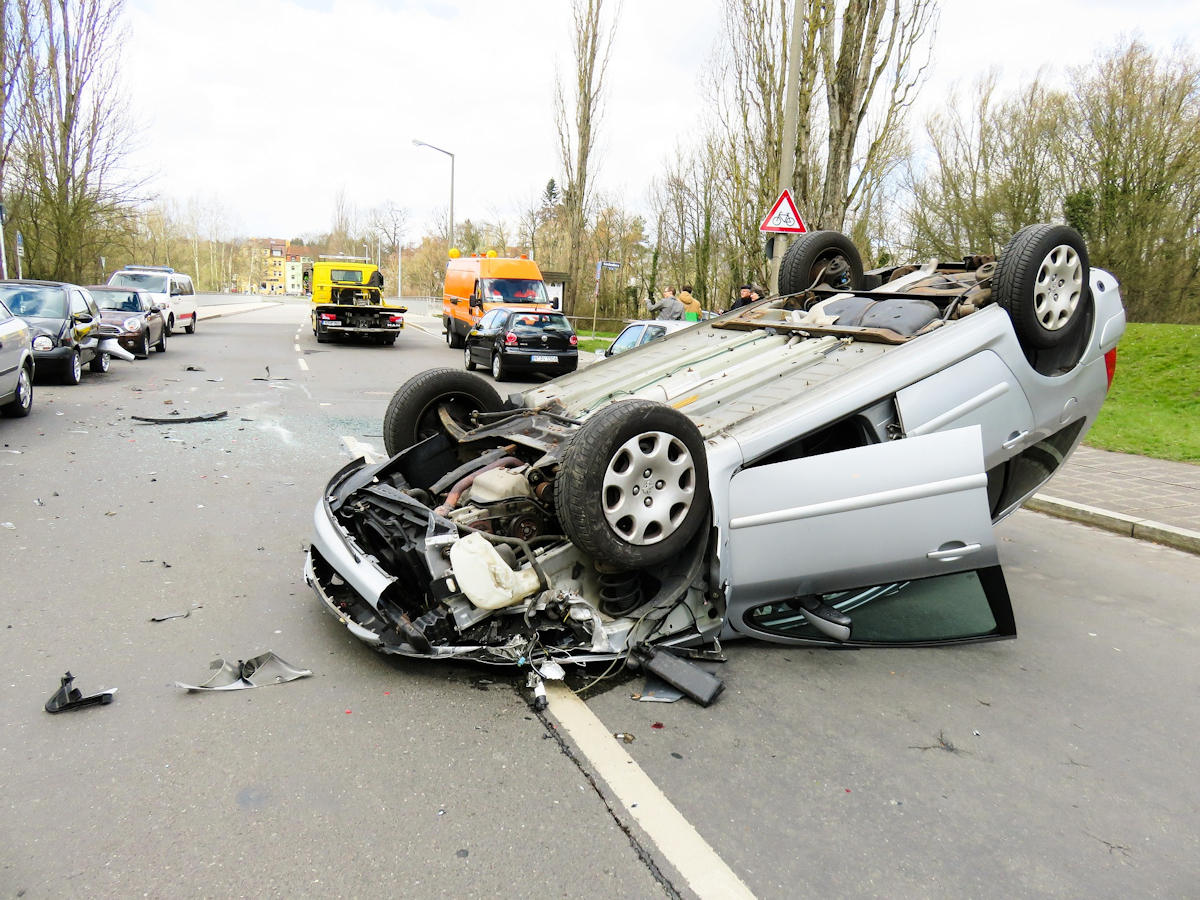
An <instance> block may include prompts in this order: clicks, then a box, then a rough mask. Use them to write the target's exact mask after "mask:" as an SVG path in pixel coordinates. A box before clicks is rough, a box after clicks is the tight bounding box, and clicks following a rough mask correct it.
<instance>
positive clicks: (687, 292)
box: [679, 284, 704, 322]
mask: <svg viewBox="0 0 1200 900" xmlns="http://www.w3.org/2000/svg"><path fill="white" fill-rule="evenodd" d="M679 302H680V303H682V304H683V317H684V318H685V319H687V320H688V321H689V322H699V321H700V316H701V314H702V313H703V312H704V307H703V306H701V305H700V301H699V300H697V299H696V298H695V297H693V296H692V286H691V285H690V284H685V285H684V286H683V290H682V291H680V292H679Z"/></svg>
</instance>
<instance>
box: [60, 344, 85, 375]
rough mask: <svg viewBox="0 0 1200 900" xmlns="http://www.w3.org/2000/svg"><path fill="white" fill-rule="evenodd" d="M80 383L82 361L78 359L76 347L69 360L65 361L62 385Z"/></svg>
mask: <svg viewBox="0 0 1200 900" xmlns="http://www.w3.org/2000/svg"><path fill="white" fill-rule="evenodd" d="M81 381H83V360H81V359H80V358H79V348H78V347H76V348H75V350H74V351H73V352H72V353H71V358H70V359H68V360H67V364H66V365H65V366H63V371H62V383H63V384H79V382H81Z"/></svg>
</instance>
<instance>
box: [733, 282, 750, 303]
mask: <svg viewBox="0 0 1200 900" xmlns="http://www.w3.org/2000/svg"><path fill="white" fill-rule="evenodd" d="M749 302H750V285H748V284H743V285H742V286H741V287H740V288H738V298H737V299H736V300H734V301H733V306H732V307H730V308H731V309H739V308H741V307H743V306H745V305H746V304H747V303H749Z"/></svg>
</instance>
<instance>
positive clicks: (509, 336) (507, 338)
mask: <svg viewBox="0 0 1200 900" xmlns="http://www.w3.org/2000/svg"><path fill="white" fill-rule="evenodd" d="M516 342H517V336H516V335H515V334H513V333H512V332H511V331H506V332H505V333H504V343H506V344H508V346H510V347H511V346H512V345H513V344H515V343H516Z"/></svg>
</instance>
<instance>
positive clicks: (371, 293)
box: [311, 256, 408, 344]
mask: <svg viewBox="0 0 1200 900" xmlns="http://www.w3.org/2000/svg"><path fill="white" fill-rule="evenodd" d="M311 283H312V330H313V334H314V335H315V336H316V338H317V343H318V344H325V343H328V342H329V341H332V340H334V339H337V338H341V337H353V336H358V337H361V338H363V339H364V340H366V341H369V342H371V343H376V344H394V343H396V337H397V336H398V335H399V334H400V331H401V330H402V329H403V328H404V314H405V313H406V312H408V307H407V306H399V305H392V304H389V303H387V302H386V301H385V300H384V299H383V274H382V273H381V272H380V271H379V267H378V266H376V265H375V264H374V263H370V262H367V260H366V259H364V258H362V257H350V256H336V257H327V256H323V257H321V258H320V259H319V260H317V261H316V262H314V263H313V267H312V282H311Z"/></svg>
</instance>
